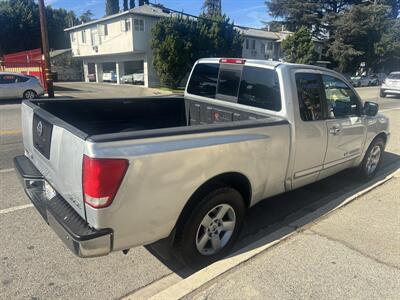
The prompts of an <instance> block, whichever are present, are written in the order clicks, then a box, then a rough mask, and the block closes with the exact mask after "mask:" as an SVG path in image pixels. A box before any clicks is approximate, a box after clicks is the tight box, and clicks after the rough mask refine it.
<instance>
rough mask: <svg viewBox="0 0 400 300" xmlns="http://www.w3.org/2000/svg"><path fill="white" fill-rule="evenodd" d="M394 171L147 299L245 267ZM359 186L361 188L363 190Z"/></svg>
mask: <svg viewBox="0 0 400 300" xmlns="http://www.w3.org/2000/svg"><path fill="white" fill-rule="evenodd" d="M398 170H399V169H398V168H397V169H396V170H395V171H393V172H392V173H390V174H389V175H386V176H385V175H383V176H384V177H383V176H381V178H382V179H381V180H378V181H377V182H375V183H374V184H373V185H371V186H367V185H368V183H366V184H364V185H363V186H365V188H362V189H361V191H359V192H357V193H356V194H354V192H352V191H350V192H348V193H346V194H345V195H343V196H340V197H338V198H336V199H334V200H332V201H334V202H335V203H334V205H335V206H334V207H332V205H333V204H332V203H327V204H326V205H324V206H322V207H320V208H319V209H317V210H316V211H314V212H311V213H309V214H307V215H305V216H303V217H302V218H300V219H299V220H296V221H295V222H292V223H291V224H289V225H288V226H285V227H282V228H280V229H278V230H277V231H274V232H272V233H271V234H268V235H266V236H265V237H263V238H261V239H259V240H258V241H255V242H253V243H251V244H250V245H248V246H245V247H244V248H242V249H240V250H238V251H237V252H235V253H233V254H232V255H230V256H229V257H227V258H225V259H223V260H220V261H217V262H215V263H213V264H212V265H210V266H208V267H206V268H204V269H202V270H200V271H198V272H196V273H194V274H193V275H191V276H189V277H187V278H185V279H183V280H181V281H179V282H178V283H176V284H174V285H172V286H170V287H168V288H167V289H165V290H163V291H161V292H159V293H158V294H156V295H154V296H152V297H151V298H149V299H152V300H156V299H157V300H164V299H181V298H183V297H185V296H187V295H189V294H190V293H192V292H194V291H196V290H197V289H199V288H201V287H202V286H203V285H205V284H207V283H208V282H210V281H211V280H213V279H215V278H217V277H218V276H220V275H222V274H224V273H226V272H228V271H229V270H232V269H233V268H235V267H236V266H238V265H240V264H242V263H245V262H247V261H249V260H250V259H252V258H253V257H255V256H256V255H258V254H260V253H261V252H264V251H265V250H267V249H268V248H271V247H273V246H275V245H277V244H279V243H280V242H282V241H284V240H286V239H288V238H290V237H291V236H293V235H294V234H296V233H298V232H299V231H300V230H301V231H302V230H304V229H306V228H307V227H310V226H312V225H314V224H315V223H317V222H318V221H320V220H321V219H322V218H325V217H327V216H329V215H330V214H332V213H333V212H334V211H336V210H338V209H340V208H341V207H343V206H345V205H347V204H349V203H350V202H352V201H354V200H355V199H357V198H359V197H360V196H362V195H364V194H366V193H368V192H369V191H371V190H373V189H374V188H376V187H378V186H380V185H382V184H384V183H385V182H387V181H388V180H390V179H392V178H393V177H394V176H395V175H397V174H398ZM363 186H362V187H363Z"/></svg>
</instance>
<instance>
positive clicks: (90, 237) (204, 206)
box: [14, 58, 389, 267]
mask: <svg viewBox="0 0 400 300" xmlns="http://www.w3.org/2000/svg"><path fill="white" fill-rule="evenodd" d="M377 112H378V105H377V104H374V103H372V102H365V103H363V102H362V101H361V99H360V97H359V96H358V95H357V92H356V91H355V90H354V88H353V87H352V86H351V84H350V83H349V82H348V81H347V80H346V79H345V77H343V76H342V75H340V74H338V73H336V72H334V71H332V70H328V69H325V68H320V67H317V66H310V65H296V64H286V63H280V62H272V61H263V60H244V59H216V58H210V59H201V60H199V61H198V62H197V63H196V64H195V66H194V68H193V70H192V72H191V75H190V78H189V80H188V84H187V87H186V91H185V94H184V96H181V97H178V96H164V97H147V98H133V99H124V100H121V99H114V100H113V99H108V100H80V101H76V100H60V101H57V102H54V101H48V100H34V101H32V100H31V101H24V102H23V104H22V124H23V126H22V128H23V137H24V139H23V142H24V148H25V155H23V156H18V157H16V158H15V159H14V163H15V168H16V170H17V171H18V174H19V175H20V177H21V178H22V182H23V185H24V189H25V191H26V193H27V195H29V197H30V199H31V201H32V202H33V204H34V205H35V207H36V209H37V210H38V211H39V213H40V214H41V215H42V216H43V218H44V219H45V221H46V222H47V223H48V224H49V225H50V227H51V228H52V229H53V230H54V231H55V232H56V233H57V234H58V236H59V237H60V239H62V240H63V242H64V243H65V244H66V245H67V246H68V247H69V249H70V250H71V251H72V252H74V253H75V254H76V255H78V256H80V257H93V256H100V255H107V254H109V253H110V252H112V251H118V250H124V251H125V252H126V251H127V249H129V248H132V247H135V246H139V245H148V244H151V243H154V242H156V241H159V240H161V239H166V241H168V242H167V243H165V244H166V245H170V247H171V248H172V250H173V251H174V252H173V253H174V254H175V255H176V256H177V257H178V258H180V259H181V261H183V262H184V263H185V264H187V265H189V266H192V267H193V266H194V267H197V266H201V265H203V264H206V263H209V262H212V261H214V260H216V259H219V258H220V257H222V256H223V255H225V254H226V253H228V251H229V250H230V249H231V248H232V246H233V243H234V242H235V240H236V239H237V237H238V234H239V231H240V229H241V227H242V223H243V220H244V217H245V214H246V210H247V209H248V208H249V207H252V206H253V205H255V204H256V203H258V202H260V201H261V200H263V199H265V198H268V197H271V196H274V195H277V194H280V193H283V192H287V191H290V190H293V189H296V188H299V187H301V186H304V185H306V184H310V183H313V182H316V181H318V180H321V179H323V178H325V177H327V176H330V175H332V174H335V173H337V172H339V171H342V170H344V169H347V168H357V172H358V174H359V176H360V177H362V178H366V179H369V178H371V177H373V176H374V175H375V174H376V172H377V170H378V167H379V164H380V161H381V157H382V153H383V151H384V149H385V145H386V143H387V141H388V138H389V129H388V119H387V118H386V117H385V116H383V115H377ZM26 230H29V229H26Z"/></svg>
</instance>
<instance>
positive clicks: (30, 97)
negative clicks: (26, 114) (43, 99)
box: [23, 90, 37, 100]
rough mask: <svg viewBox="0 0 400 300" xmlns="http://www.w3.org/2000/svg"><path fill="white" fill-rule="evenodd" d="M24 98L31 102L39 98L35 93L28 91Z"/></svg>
mask: <svg viewBox="0 0 400 300" xmlns="http://www.w3.org/2000/svg"><path fill="white" fill-rule="evenodd" d="M23 97H24V99H27V100H31V99H35V98H36V97H37V94H36V92H35V91H32V90H27V91H25V92H24V95H23Z"/></svg>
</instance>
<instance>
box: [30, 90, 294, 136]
mask: <svg viewBox="0 0 400 300" xmlns="http://www.w3.org/2000/svg"><path fill="white" fill-rule="evenodd" d="M27 104H28V105H29V106H31V107H32V108H34V110H35V113H36V114H38V115H39V116H41V117H42V118H43V119H45V120H47V121H49V122H50V123H52V124H53V125H57V126H60V127H63V128H65V129H67V130H69V131H71V132H72V133H73V134H75V135H77V136H78V137H80V138H82V139H85V140H89V141H92V142H105V141H117V140H127V139H139V138H147V137H162V136H169V135H180V134H191V133H201V132H210V131H221V130H231V129H235V128H251V127H255V126H262V125H270V126H273V125H280V124H283V123H287V121H285V120H283V119H280V118H277V117H273V116H269V115H267V114H265V113H254V112H249V111H246V110H239V109H232V108H229V107H226V106H223V105H216V104H209V103H205V102H199V101H195V100H190V99H185V98H183V97H162V98H161V97H149V98H132V99H99V100H60V101H49V100H35V101H31V102H27Z"/></svg>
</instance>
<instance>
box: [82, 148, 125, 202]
mask: <svg viewBox="0 0 400 300" xmlns="http://www.w3.org/2000/svg"><path fill="white" fill-rule="evenodd" d="M128 165H129V162H128V160H126V159H105V158H91V157H88V156H86V155H84V156H83V171H82V176H83V178H82V183H83V197H84V201H85V203H87V204H88V205H90V206H91V207H93V208H104V207H108V206H110V205H111V203H112V202H113V200H114V197H115V194H116V193H117V191H118V188H119V186H120V185H121V182H122V179H123V178H124V176H125V172H126V170H127V168H128Z"/></svg>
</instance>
